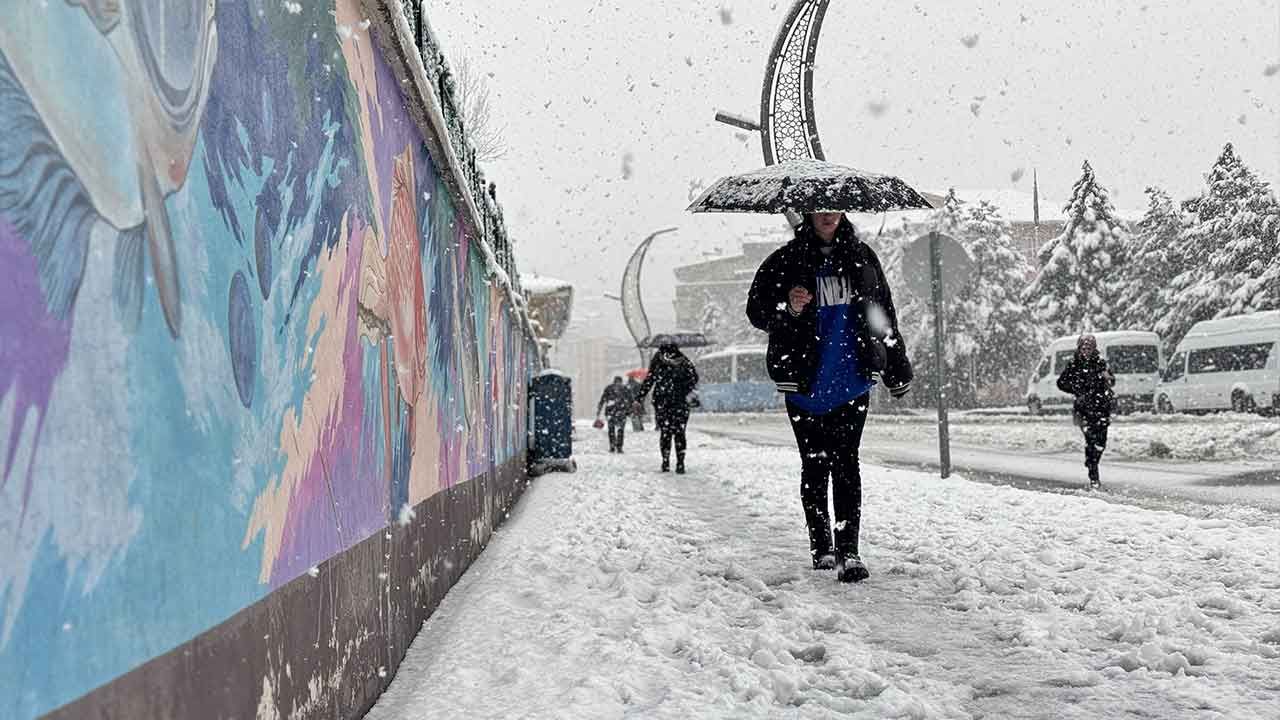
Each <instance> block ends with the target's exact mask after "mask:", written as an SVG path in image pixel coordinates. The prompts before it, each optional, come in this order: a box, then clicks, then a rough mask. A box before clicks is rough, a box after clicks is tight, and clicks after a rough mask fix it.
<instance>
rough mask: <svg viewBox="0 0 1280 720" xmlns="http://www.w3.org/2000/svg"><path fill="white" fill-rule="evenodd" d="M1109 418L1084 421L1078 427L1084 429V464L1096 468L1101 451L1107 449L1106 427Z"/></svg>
mask: <svg viewBox="0 0 1280 720" xmlns="http://www.w3.org/2000/svg"><path fill="white" fill-rule="evenodd" d="M1110 426H1111V422H1110V420H1109V419H1108V420H1106V421H1096V422H1088V421H1086V422H1084V423H1083V424H1081V426H1080V429H1081V430H1083V431H1084V466H1085V467H1087V468H1096V467H1098V463H1099V462H1100V461H1101V460H1102V451H1103V450H1106V449H1107V428H1108V427H1110Z"/></svg>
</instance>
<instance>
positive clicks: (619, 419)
mask: <svg viewBox="0 0 1280 720" xmlns="http://www.w3.org/2000/svg"><path fill="white" fill-rule="evenodd" d="M630 411H631V393H629V392H627V386H626V385H623V384H622V378H621V377H615V378H614V379H613V382H612V383H610V384H609V386H608V387H606V388H605V389H604V393H603V394H601V395H600V404H599V405H597V406H596V416H597V417H600V416H601V414H602V413H603V415H604V417H605V419H607V420H608V422H609V452H611V453H620V452H622V441H623V440H624V439H625V437H624V436H625V434H626V431H627V414H628V413H629V412H630Z"/></svg>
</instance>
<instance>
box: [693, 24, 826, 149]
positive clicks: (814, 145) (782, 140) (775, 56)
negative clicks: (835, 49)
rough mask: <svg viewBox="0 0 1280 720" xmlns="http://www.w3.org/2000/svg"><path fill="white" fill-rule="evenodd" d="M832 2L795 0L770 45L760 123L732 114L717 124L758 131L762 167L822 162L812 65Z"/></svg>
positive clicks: (726, 114) (724, 115)
mask: <svg viewBox="0 0 1280 720" xmlns="http://www.w3.org/2000/svg"><path fill="white" fill-rule="evenodd" d="M829 4H830V0H796V2H795V3H794V4H793V5H792V6H791V10H790V11H788V12H787V17H786V19H785V20H784V21H783V23H782V28H781V29H780V30H779V31H778V36H777V37H776V38H775V39H774V41H773V52H771V53H770V54H769V61H768V64H767V65H766V66H765V77H764V88H763V90H762V91H761V94H760V120H759V121H758V122H754V121H751V120H748V119H746V118H743V117H741V116H737V115H733V114H730V113H724V112H721V113H717V114H716V120H718V121H720V122H722V123H725V124H727V125H732V126H734V127H738V128H742V129H744V130H753V131H757V132H759V133H760V147H761V150H762V151H763V152H764V162H765V164H766V165H773V164H774V163H777V162H783V161H786V160H804V159H810V158H812V159H814V160H825V159H826V157H825V156H824V155H823V153H822V143H821V142H820V141H819V140H818V123H817V120H816V119H815V118H814V112H813V61H814V58H815V57H816V55H817V53H818V35H819V33H820V32H821V31H822V20H823V18H824V17H825V16H826V14H827V6H828V5H829Z"/></svg>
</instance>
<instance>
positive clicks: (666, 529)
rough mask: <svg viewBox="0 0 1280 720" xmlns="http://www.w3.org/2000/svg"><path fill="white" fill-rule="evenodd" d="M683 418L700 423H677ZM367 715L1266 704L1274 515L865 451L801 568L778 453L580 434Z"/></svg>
mask: <svg viewBox="0 0 1280 720" xmlns="http://www.w3.org/2000/svg"><path fill="white" fill-rule="evenodd" d="M696 422H697V419H695V423H696ZM580 434H581V435H582V436H583V437H582V438H581V439H580V442H579V445H578V450H579V455H578V460H579V463H580V466H581V470H580V471H579V472H578V473H577V474H576V475H548V476H545V477H542V478H539V479H538V480H536V481H535V482H534V484H533V485H532V486H531V487H530V489H529V491H528V493H527V494H526V495H525V497H524V498H523V499H522V500H521V501H520V503H519V505H518V506H517V508H516V510H515V512H514V513H513V515H512V517H511V519H510V520H509V521H508V523H507V524H506V525H505V526H504V527H503V528H502V530H501V531H500V532H498V533H497V534H496V535H495V536H494V539H493V541H492V543H491V545H490V546H489V548H488V549H487V550H486V551H485V552H484V554H483V555H482V556H481V558H480V559H479V560H478V561H477V563H476V564H475V565H474V566H473V567H472V569H471V570H469V571H468V572H467V574H466V575H465V576H464V577H463V579H462V581H461V582H460V583H459V585H458V586H457V587H456V588H455V589H454V590H453V591H452V592H451V593H450V594H449V595H448V596H447V597H446V598H445V600H444V602H443V604H442V605H441V607H440V608H439V610H438V611H437V612H436V613H435V615H434V616H433V617H432V618H431V619H430V620H429V621H428V622H427V624H426V625H425V626H424V629H423V632H422V634H421V635H420V636H419V637H418V638H417V640H416V641H415V642H414V644H413V647H412V648H411V650H410V653H409V657H408V658H407V659H406V661H405V663H404V664H403V665H402V667H401V668H400V671H399V675H398V677H397V678H396V680H395V682H394V683H393V684H392V686H391V689H390V690H389V692H388V693H387V695H386V696H385V697H384V698H383V699H382V701H381V702H380V703H379V704H378V705H377V706H376V707H375V708H374V709H373V711H372V712H371V713H370V715H369V717H370V718H371V719H372V720H393V719H401V718H405V719H408V718H437V717H466V718H509V717H516V718H622V717H638V718H693V717H697V718H756V717H761V718H774V717H782V718H786V717H795V718H822V717H855V718H888V717H906V718H978V717H990V718H1103V717H1105V718H1119V717H1159V718H1264V717H1276V713H1277V710H1276V708H1277V707H1280V530H1277V529H1275V528H1273V527H1264V526H1251V525H1248V524H1245V523H1242V522H1238V521H1229V520H1212V521H1206V520H1203V519H1195V518H1192V517H1189V516H1185V515H1179V514H1174V513H1170V512H1163V511H1151V510H1146V509H1142V508H1136V507H1132V506H1127V505H1120V504H1113V503H1108V502H1103V501H1101V500H1099V499H1094V498H1091V497H1087V496H1077V495H1063V494H1051V493H1040V492H1031V491H1025V490H1018V489H1014V488H1010V487H998V486H991V485H982V484H977V483H969V482H965V481H963V480H957V479H954V478H953V479H951V480H946V481H944V480H939V479H937V478H936V477H932V476H929V475H925V474H921V473H916V472H909V471H903V470H886V469H882V468H875V467H867V468H865V471H864V476H865V504H864V516H865V517H864V531H863V557H864V559H866V560H867V562H868V564H869V566H870V568H871V571H872V577H871V579H870V580H868V581H867V582H865V583H862V584H859V585H841V584H839V583H837V582H836V581H835V579H834V576H833V573H830V572H814V571H812V570H810V569H808V562H809V561H808V556H807V547H806V545H807V543H806V540H805V532H804V526H803V519H802V515H801V512H800V507H799V500H798V487H797V485H798V481H797V474H798V459H797V457H796V454H795V452H794V451H793V450H787V449H786V448H779V447H767V448H766V447H759V446H750V445H745V444H741V443H738V442H736V441H732V440H722V439H712V438H710V437H708V436H706V435H701V434H698V433H695V434H694V436H693V437H692V438H691V440H692V444H693V448H692V449H691V454H690V465H691V470H692V472H691V474H690V475H688V476H676V475H663V474H659V473H657V472H655V470H656V465H657V457H656V455H657V453H656V450H655V449H654V448H653V447H652V445H653V444H654V442H655V438H654V435H653V433H644V434H640V435H632V436H631V437H630V438H629V449H630V454H627V455H623V456H614V455H608V454H604V453H603V452H602V449H603V444H602V434H601V433H595V432H592V431H591V430H589V429H585V430H580Z"/></svg>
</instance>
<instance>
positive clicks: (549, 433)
mask: <svg viewBox="0 0 1280 720" xmlns="http://www.w3.org/2000/svg"><path fill="white" fill-rule="evenodd" d="M529 408H530V419H529V432H530V433H531V434H532V436H533V437H532V443H531V444H530V448H529V474H530V475H542V474H543V473H548V472H556V471H560V472H575V471H576V470H577V464H576V463H575V462H574V461H573V381H572V380H570V379H569V378H568V377H567V376H566V375H564V374H563V373H561V372H559V371H557V370H544V371H543V372H542V373H541V374H539V375H538V376H537V377H535V378H534V379H533V381H532V382H530V383H529Z"/></svg>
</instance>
